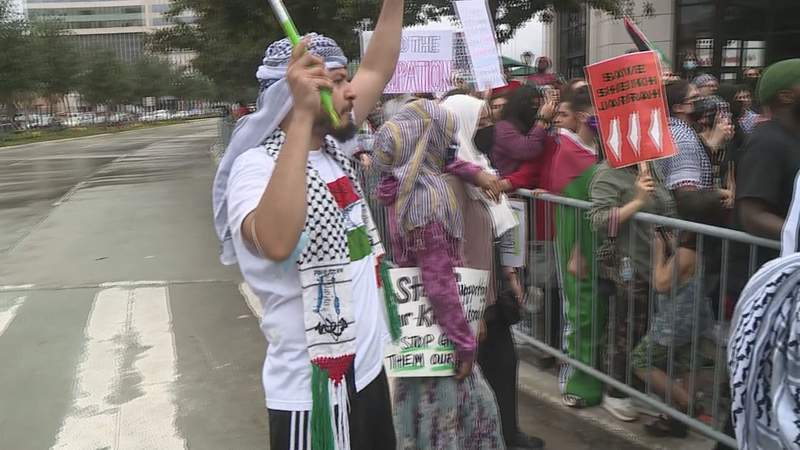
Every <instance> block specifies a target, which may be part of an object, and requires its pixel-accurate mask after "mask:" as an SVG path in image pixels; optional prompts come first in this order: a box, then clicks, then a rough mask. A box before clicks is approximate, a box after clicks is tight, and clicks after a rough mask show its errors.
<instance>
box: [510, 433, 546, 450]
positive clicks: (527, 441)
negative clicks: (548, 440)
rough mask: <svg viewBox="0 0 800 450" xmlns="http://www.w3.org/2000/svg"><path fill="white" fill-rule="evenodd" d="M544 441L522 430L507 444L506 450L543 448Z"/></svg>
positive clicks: (535, 449) (540, 449) (538, 449)
mask: <svg viewBox="0 0 800 450" xmlns="http://www.w3.org/2000/svg"><path fill="white" fill-rule="evenodd" d="M543 449H544V441H543V440H541V439H539V438H538V437H535V436H528V435H527V434H525V433H523V432H519V433H517V436H516V438H515V439H514V442H510V443H509V444H508V450H543Z"/></svg>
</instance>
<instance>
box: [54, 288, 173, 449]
mask: <svg viewBox="0 0 800 450" xmlns="http://www.w3.org/2000/svg"><path fill="white" fill-rule="evenodd" d="M167 295H168V294H167V288H166V287H153V288H139V289H125V288H118V287H115V288H111V289H105V290H102V291H100V292H99V293H98V294H97V296H96V297H95V301H94V305H93V306H92V310H91V312H90V317H89V321H88V324H87V326H86V330H85V337H86V346H85V351H84V355H83V358H82V360H81V363H80V365H79V367H78V372H77V380H76V388H75V393H74V395H75V399H74V405H73V408H72V410H71V412H70V413H69V415H68V416H67V417H66V419H65V420H64V423H63V424H62V427H61V430H60V431H59V434H58V438H57V441H56V444H55V445H54V446H53V448H54V449H64V450H73V449H74V450H78V449H97V448H107V449H109V450H118V449H119V450H121V449H125V450H127V449H145V450H148V449H152V450H156V449H158V450H161V449H164V450H173V449H184V448H186V443H185V441H184V440H183V439H182V438H181V437H180V436H179V434H178V432H177V428H176V425H175V417H176V415H177V406H176V404H175V398H174V395H173V392H172V389H173V386H174V382H175V380H176V378H177V369H176V354H175V343H174V341H173V334H172V318H171V313H170V309H169V299H168V296H167Z"/></svg>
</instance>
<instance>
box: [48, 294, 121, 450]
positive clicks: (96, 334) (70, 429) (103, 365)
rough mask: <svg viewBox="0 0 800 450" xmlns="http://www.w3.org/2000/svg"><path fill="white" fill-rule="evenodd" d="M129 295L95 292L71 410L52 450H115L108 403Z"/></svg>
mask: <svg viewBox="0 0 800 450" xmlns="http://www.w3.org/2000/svg"><path fill="white" fill-rule="evenodd" d="M130 294H131V292H130V291H125V290H122V289H109V290H104V291H100V292H98V294H97V295H96V296H95V299H94V303H93V304H92V309H91V310H90V312H89V321H88V322H87V324H86V329H85V330H84V337H85V339H86V343H85V347H84V353H83V355H82V359H81V362H80V364H79V365H78V371H77V376H76V382H75V386H76V387H75V391H74V393H73V395H74V403H73V406H72V410H71V412H70V413H69V415H68V416H67V417H66V419H65V420H64V422H63V424H62V426H61V430H59V433H58V438H57V439H56V443H55V445H54V446H53V448H54V449H64V450H67V449H79V448H95V449H99V448H109V449H111V448H116V447H117V446H116V441H115V433H114V432H115V428H116V424H117V417H116V416H117V414H118V409H117V408H116V407H114V406H113V405H110V404H109V403H108V399H109V398H110V397H111V395H112V394H113V393H114V391H115V389H116V388H117V386H118V385H119V382H120V380H119V371H120V369H121V366H122V354H123V351H124V343H123V342H122V339H121V337H122V334H123V333H124V329H125V326H126V322H127V320H128V304H129V302H130V298H129V297H130Z"/></svg>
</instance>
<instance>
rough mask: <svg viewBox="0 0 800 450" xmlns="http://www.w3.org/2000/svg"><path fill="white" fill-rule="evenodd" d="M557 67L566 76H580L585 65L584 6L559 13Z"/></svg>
mask: <svg viewBox="0 0 800 450" xmlns="http://www.w3.org/2000/svg"><path fill="white" fill-rule="evenodd" d="M558 49H559V51H558V55H559V61H558V65H557V67H558V69H559V72H560V73H561V74H562V75H563V76H564V77H566V78H567V79H569V78H574V77H582V76H583V67H584V66H585V65H586V7H585V6H581V8H580V10H579V11H575V12H570V13H565V14H561V15H560V16H559V20H558Z"/></svg>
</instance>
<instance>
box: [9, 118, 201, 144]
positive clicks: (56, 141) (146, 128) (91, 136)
mask: <svg viewBox="0 0 800 450" xmlns="http://www.w3.org/2000/svg"><path fill="white" fill-rule="evenodd" d="M209 119H215V117H207V118H202V119H190V120H187V121H186V122H184V123H172V124H169V125H159V126H155V127H144V128H140V129H136V130H124V131H114V132H108V133H100V134H90V135H88V136H77V137H70V138H56V139H47V140H44V141H38V142H27V143H25V144H14V145H6V146H0V151H3V150H8V149H15V148H19V147H25V146H26V145H38V144H47V143H49V142H54V143H60V142H69V141H75V140H78V139H91V138H96V137H102V136H119V135H121V134H125V133H133V132H135V131H142V130H149V129H155V128H167V127H176V126H182V125H186V124H187V123H190V122H192V121H200V120H209Z"/></svg>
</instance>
